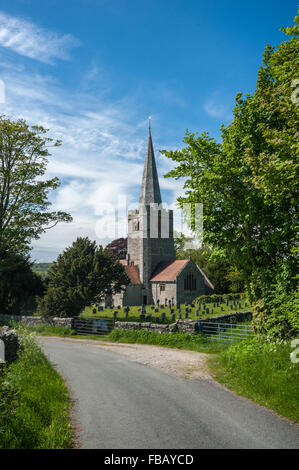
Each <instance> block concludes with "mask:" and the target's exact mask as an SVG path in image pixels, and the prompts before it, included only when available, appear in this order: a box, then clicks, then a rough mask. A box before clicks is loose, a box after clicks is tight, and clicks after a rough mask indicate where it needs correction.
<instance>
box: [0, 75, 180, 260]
mask: <svg viewBox="0 0 299 470" xmlns="http://www.w3.org/2000/svg"><path fill="white" fill-rule="evenodd" d="M1 78H3V81H4V82H5V84H6V102H5V104H1V105H0V114H6V115H8V116H9V117H11V118H12V119H15V118H23V119H25V120H26V121H28V122H29V123H31V124H37V123H38V124H40V125H42V126H44V127H45V128H47V129H50V135H51V136H52V137H53V138H56V139H61V140H62V142H63V145H62V146H61V147H58V148H53V149H51V153H52V155H51V156H50V157H49V163H48V169H47V174H46V177H53V176H58V177H59V178H60V180H61V186H60V187H59V188H58V189H57V190H56V191H55V192H52V193H50V199H51V202H52V208H53V210H65V211H67V212H70V213H71V215H72V216H73V219H74V220H73V222H72V223H70V224H64V223H63V224H58V225H57V226H56V227H54V228H52V229H51V230H49V231H47V232H46V233H44V234H43V235H42V236H41V238H40V239H39V240H36V241H34V242H33V243H32V246H33V251H32V258H33V259H37V260H38V261H51V260H53V259H55V258H56V257H57V255H58V254H59V253H60V252H62V251H63V249H65V248H66V247H67V246H70V245H71V243H72V242H73V241H74V240H75V239H76V237H77V236H88V237H89V238H91V239H92V240H97V242H98V243H101V244H102V245H106V244H107V243H108V242H109V241H111V239H112V238H114V237H113V236H112V237H111V233H110V235H109V236H107V233H106V232H105V229H104V228H105V227H104V226H105V223H106V225H107V224H110V228H111V227H112V231H113V224H112V222H111V220H114V211H115V208H116V207H117V206H118V204H119V197H120V196H121V195H122V198H124V196H125V198H126V204H127V206H128V207H130V208H135V207H136V206H137V204H138V199H139V191H140V183H141V178H142V170H143V163H144V157H145V152H146V142H147V119H145V118H144V116H143V118H142V119H139V117H138V115H137V114H136V108H137V106H136V103H135V101H134V99H132V98H130V99H129V98H126V97H125V98H123V99H122V100H121V101H117V102H113V101H111V99H110V100H108V98H107V97H106V96H103V95H101V94H100V93H98V91H97V90H96V89H95V90H89V92H88V93H87V92H86V89H85V88H84V87H83V90H84V91H82V87H81V85H82V81H81V82H80V89H79V90H78V89H75V90H69V91H68V90H65V89H64V88H63V86H62V85H61V84H60V83H59V82H58V81H57V80H56V79H54V78H53V77H52V76H50V75H41V74H35V73H33V72H30V73H27V72H26V70H24V69H22V70H19V69H18V68H17V67H16V68H15V69H13V68H11V67H4V68H3V69H2V73H1ZM82 80H84V74H83V79H82ZM104 85H105V84H104ZM101 86H102V83H100V87H101ZM155 123H156V121H155ZM156 125H157V123H156ZM154 144H156V148H159V144H158V142H157V141H156V140H155V138H154ZM156 158H157V165H158V171H159V175H160V185H161V189H162V191H163V190H164V191H165V193H164V194H166V195H167V200H168V201H167V202H169V203H171V202H173V201H174V200H175V195H176V192H177V191H180V188H181V186H182V184H181V183H180V182H177V181H174V180H168V179H164V178H163V176H162V175H163V174H164V173H166V172H167V171H169V169H170V168H171V166H172V164H173V162H172V161H170V160H168V159H166V158H165V157H161V156H160V155H159V153H158V152H156ZM124 230H125V224H123V225H122V227H121V228H120V230H119V232H118V234H119V236H121V235H125V232H124ZM110 232H111V231H110Z"/></svg>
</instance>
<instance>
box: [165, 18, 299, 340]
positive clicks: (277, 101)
mask: <svg viewBox="0 0 299 470" xmlns="http://www.w3.org/2000/svg"><path fill="white" fill-rule="evenodd" d="M296 22H297V20H296ZM294 28H295V29H288V30H287V34H289V35H291V34H295V33H296V32H297V31H298V25H297V26H296V27H294ZM296 34H297V33H296ZM298 41H299V40H298V37H297V36H296V35H295V36H293V37H291V39H288V40H287V41H285V42H283V43H282V44H280V45H279V46H278V47H277V48H276V49H275V48H271V47H270V46H267V48H266V51H265V54H264V64H263V66H262V67H261V68H260V70H259V73H258V80H257V88H256V91H255V93H254V94H253V95H252V96H250V95H246V96H245V98H242V95H241V94H238V95H237V98H236V107H235V110H234V120H233V122H232V123H231V124H230V125H228V126H227V127H225V126H222V129H221V130H222V143H217V142H216V140H215V139H213V138H211V137H209V135H208V134H207V133H203V134H201V135H199V136H198V135H197V134H196V133H190V132H189V131H187V132H186V136H185V138H184V143H185V144H186V147H185V148H183V149H182V150H175V151H163V152H162V153H164V154H165V155H166V156H167V157H168V158H171V159H172V160H174V161H175V162H177V167H176V168H175V169H174V170H172V171H170V172H169V173H168V174H167V175H166V177H174V178H176V179H177V178H181V177H184V178H186V181H185V185H184V187H185V190H186V191H185V196H184V197H180V198H179V199H178V201H179V203H180V205H181V206H183V204H184V203H191V204H192V203H202V204H203V207H204V216H203V226H204V235H203V236H204V243H206V244H207V245H209V246H211V247H212V248H213V251H215V252H216V253H217V252H218V253H221V254H222V255H223V254H224V255H225V258H226V259H229V260H230V262H231V263H232V265H233V266H235V267H236V271H237V272H238V273H240V274H241V279H244V281H245V285H246V289H247V292H248V295H249V298H250V301H252V302H253V303H256V304H257V305H259V303H262V308H263V312H264V314H265V315H264V317H263V319H264V321H265V325H264V326H265V328H268V327H270V325H271V322H270V323H268V322H267V321H266V317H267V316H269V315H270V316H272V317H273V315H274V316H276V317H278V316H279V311H278V310H277V309H276V310H275V306H274V303H270V304H268V306H267V307H265V302H266V301H268V300H269V286H271V289H272V290H273V292H277V291H281V287H282V284H281V281H280V273H281V272H284V273H285V274H286V273H287V275H288V281H286V282H285V283H284V285H287V284H288V285H289V290H288V291H285V293H286V294H287V293H288V294H289V296H291V295H292V293H293V292H294V290H295V286H296V279H295V273H296V270H297V266H296V261H295V251H294V250H295V246H296V241H295V240H296V234H297V230H298V219H297V201H298V146H299V144H298V124H299V123H298V121H299V119H298V117H299V114H298V109H299V103H298V99H297V101H296V100H294V96H293V91H294V90H293V84H294V80H295V79H296V78H298V65H299V54H298V52H299V47H298V46H299V42H298ZM233 272H234V271H233ZM233 272H232V273H231V275H230V276H231V277H234V274H233ZM285 301H286V298H284V297H283V296H282V297H281V302H284V303H285ZM281 308H282V309H283V311H284V312H285V313H284V315H286V316H288V314H287V308H283V307H281ZM290 315H291V316H292V315H293V314H292V313H290ZM289 323H290V324H293V320H292V319H291V318H290V319H289ZM278 325H279V322H277V323H276V327H277V328H278ZM278 329H279V328H278ZM283 331H285V327H284V326H283V325H282V327H281V332H283ZM288 331H289V332H290V331H292V332H293V333H294V332H295V331H296V329H294V328H288ZM272 333H274V330H272ZM277 333H278V330H277ZM279 335H280V333H279Z"/></svg>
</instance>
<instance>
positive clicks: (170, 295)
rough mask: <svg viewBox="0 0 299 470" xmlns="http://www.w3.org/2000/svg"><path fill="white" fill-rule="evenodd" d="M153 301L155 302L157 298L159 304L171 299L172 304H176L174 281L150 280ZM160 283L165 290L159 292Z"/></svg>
mask: <svg viewBox="0 0 299 470" xmlns="http://www.w3.org/2000/svg"><path fill="white" fill-rule="evenodd" d="M151 285H152V294H153V301H154V303H155V304H156V303H157V300H159V301H160V305H162V304H165V303H166V302H168V301H169V300H171V301H172V300H173V303H174V305H176V304H177V288H176V282H151ZM160 285H163V286H164V288H165V290H164V291H162V292H161V290H160Z"/></svg>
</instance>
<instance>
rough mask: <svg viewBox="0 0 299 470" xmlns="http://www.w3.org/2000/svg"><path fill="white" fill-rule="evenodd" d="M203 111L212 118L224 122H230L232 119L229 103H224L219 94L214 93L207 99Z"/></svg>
mask: <svg viewBox="0 0 299 470" xmlns="http://www.w3.org/2000/svg"><path fill="white" fill-rule="evenodd" d="M203 109H204V110H205V112H206V113H207V114H208V115H209V116H210V117H212V118H216V119H220V120H223V121H225V122H230V121H231V120H232V119H233V114H232V109H231V101H230V102H226V101H225V99H224V97H223V96H222V95H221V93H220V92H214V93H213V94H212V95H211V96H210V98H208V99H207V100H206V101H205V103H204V105H203Z"/></svg>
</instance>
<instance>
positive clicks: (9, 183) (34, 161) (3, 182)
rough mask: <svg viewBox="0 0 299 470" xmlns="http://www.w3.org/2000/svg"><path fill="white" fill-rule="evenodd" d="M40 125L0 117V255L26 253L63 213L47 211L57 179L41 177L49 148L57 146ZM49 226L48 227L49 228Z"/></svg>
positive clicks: (68, 218)
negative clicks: (32, 241)
mask: <svg viewBox="0 0 299 470" xmlns="http://www.w3.org/2000/svg"><path fill="white" fill-rule="evenodd" d="M46 133H47V130H46V129H44V128H43V127H41V126H32V127H31V128H30V127H29V126H28V124H26V122H25V121H24V120H21V119H20V120H18V121H11V120H9V119H7V118H5V116H0V252H4V251H8V252H14V253H26V252H27V251H28V250H29V246H30V241H31V240H32V239H36V238H38V237H39V236H40V234H41V233H42V232H44V231H45V230H47V229H48V228H50V227H53V226H54V225H56V224H57V223H58V222H60V221H64V222H69V221H71V220H72V219H71V217H70V216H69V215H68V214H66V213H65V212H50V211H49V206H50V202H49V201H48V193H49V191H50V190H52V189H56V188H57V187H58V186H59V180H58V178H52V179H50V180H46V179H45V178H44V175H45V172H46V166H47V158H46V157H48V156H49V155H50V154H49V151H48V147H49V146H50V145H51V144H52V146H54V147H55V146H58V145H60V142H59V141H53V139H51V138H49V137H46ZM49 224H50V226H49Z"/></svg>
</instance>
